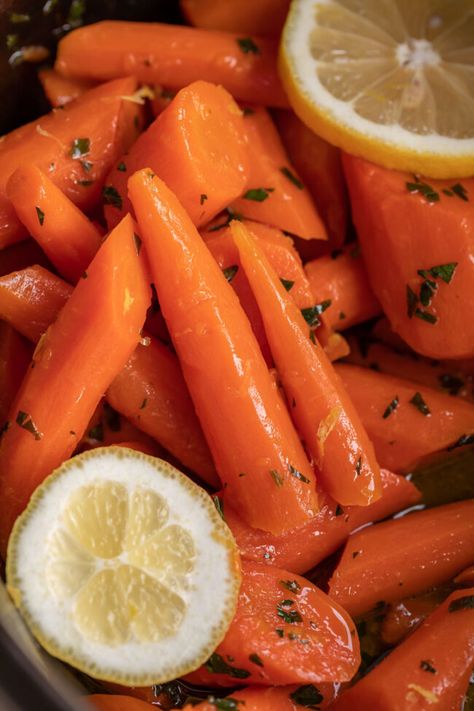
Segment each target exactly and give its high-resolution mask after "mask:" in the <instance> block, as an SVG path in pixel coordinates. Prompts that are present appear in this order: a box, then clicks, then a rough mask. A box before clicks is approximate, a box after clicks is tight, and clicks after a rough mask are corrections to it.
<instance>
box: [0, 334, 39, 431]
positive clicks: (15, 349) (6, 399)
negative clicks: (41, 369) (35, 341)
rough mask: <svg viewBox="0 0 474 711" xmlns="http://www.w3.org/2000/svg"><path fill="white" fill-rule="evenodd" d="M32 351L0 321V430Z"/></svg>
mask: <svg viewBox="0 0 474 711" xmlns="http://www.w3.org/2000/svg"><path fill="white" fill-rule="evenodd" d="M31 356H32V350H31V347H30V346H29V344H28V343H27V342H26V341H25V339H24V338H22V336H20V334H19V333H18V332H17V331H15V329H14V328H12V327H11V326H9V325H8V324H7V323H5V321H0V428H1V427H3V425H4V424H5V421H6V419H7V415H8V411H9V409H10V406H11V404H12V402H13V400H14V399H15V395H16V393H17V390H18V388H19V387H20V385H21V381H22V380H23V377H24V375H25V373H26V369H27V368H28V366H29V364H30V361H31Z"/></svg>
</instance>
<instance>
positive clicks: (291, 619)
mask: <svg viewBox="0 0 474 711" xmlns="http://www.w3.org/2000/svg"><path fill="white" fill-rule="evenodd" d="M287 602H288V601H287V600H283V601H282V602H280V603H278V605H277V615H278V617H281V619H282V620H283V622H287V623H288V624H289V625H294V624H296V623H297V622H303V618H302V617H301V615H300V613H299V612H298V610H285V604H284V603H287ZM290 602H293V601H292V600H291V601H290Z"/></svg>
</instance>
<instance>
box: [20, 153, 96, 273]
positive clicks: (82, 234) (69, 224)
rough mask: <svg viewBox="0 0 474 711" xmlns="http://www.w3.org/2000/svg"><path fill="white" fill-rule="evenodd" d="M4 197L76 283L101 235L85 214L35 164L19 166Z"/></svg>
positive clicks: (55, 261) (61, 270)
mask: <svg viewBox="0 0 474 711" xmlns="http://www.w3.org/2000/svg"><path fill="white" fill-rule="evenodd" d="M6 189H7V197H8V199H9V200H10V201H11V204H12V205H13V207H14V208H15V212H16V214H17V216H18V217H19V219H20V220H21V222H22V223H23V225H24V226H25V227H26V229H27V230H28V232H29V234H30V235H32V236H33V237H34V238H35V240H36V241H37V242H38V243H39V244H40V245H41V247H42V248H43V250H44V252H45V254H46V255H47V256H48V257H49V259H50V260H51V262H52V263H53V264H54V266H55V267H56V269H57V270H58V271H59V273H60V274H62V276H64V278H65V279H66V280H67V281H70V282H72V283H74V284H75V283H76V282H77V281H78V279H80V277H81V276H82V274H83V273H84V272H85V270H86V269H87V267H88V266H89V263H90V262H91V261H92V258H93V257H94V255H95V253H96V252H97V250H98V248H99V245H100V242H101V235H100V233H99V232H98V230H97V229H96V228H95V227H94V225H93V224H92V222H91V221H90V220H88V219H87V217H86V216H85V215H84V213H83V212H82V211H81V210H80V209H79V208H78V207H76V205H74V203H73V202H72V201H71V200H70V199H69V198H68V197H67V196H66V195H65V194H64V193H63V192H62V190H60V188H58V187H56V185H55V184H54V183H53V181H52V180H51V179H50V178H48V176H47V175H45V173H43V172H42V171H41V170H40V169H39V168H37V167H36V166H35V165H32V164H30V165H24V166H21V167H20V168H18V169H17V170H16V171H15V172H14V173H13V174H12V175H11V176H10V178H9V180H8V183H7V188H6Z"/></svg>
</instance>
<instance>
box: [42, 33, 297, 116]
mask: <svg viewBox="0 0 474 711" xmlns="http://www.w3.org/2000/svg"><path fill="white" fill-rule="evenodd" d="M276 55H277V43H276V41H275V40H272V39H266V38H262V37H252V38H250V37H241V36H240V35H239V34H233V33H230V32H218V31H217V30H215V31H212V30H200V29H195V28H193V27H180V26H178V25H164V24H158V23H151V22H148V23H143V22H117V21H106V22H98V23H96V24H95V25H87V26H85V27H81V28H80V29H78V30H75V31H74V32H70V33H69V34H68V35H66V37H64V38H63V39H62V40H61V41H60V42H59V47H58V58H57V60H56V66H55V69H56V70H57V71H58V72H59V73H60V74H62V75H63V76H67V77H79V78H88V79H100V80H102V81H103V80H106V79H113V78H115V77H120V76H123V75H129V74H132V75H133V76H134V77H135V78H136V79H138V81H140V82H144V83H147V84H160V85H162V86H166V87H168V88H170V89H182V88H183V87H184V86H187V85H188V84H190V83H191V82H193V81H196V80H198V79H204V81H210V82H213V83H214V84H222V86H223V87H224V88H225V89H227V91H229V92H230V93H231V94H232V96H234V97H235V98H236V99H239V100H241V101H250V102H255V103H261V104H263V105H265V106H287V105H288V100H287V98H286V95H285V93H284V91H283V87H282V85H281V83H280V79H279V77H278V72H277V66H276Z"/></svg>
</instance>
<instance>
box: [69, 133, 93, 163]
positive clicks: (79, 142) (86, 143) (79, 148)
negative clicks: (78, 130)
mask: <svg viewBox="0 0 474 711" xmlns="http://www.w3.org/2000/svg"><path fill="white" fill-rule="evenodd" d="M90 149H91V142H90V140H89V139H88V138H75V139H74V140H73V142H72V146H71V150H70V151H69V155H70V156H71V158H73V159H74V160H77V159H78V158H82V156H86V155H87V154H88V153H89V151H90Z"/></svg>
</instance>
